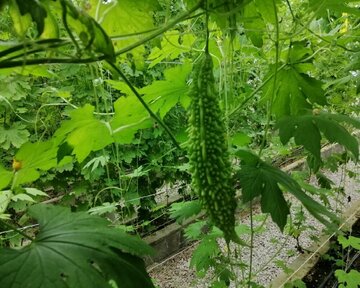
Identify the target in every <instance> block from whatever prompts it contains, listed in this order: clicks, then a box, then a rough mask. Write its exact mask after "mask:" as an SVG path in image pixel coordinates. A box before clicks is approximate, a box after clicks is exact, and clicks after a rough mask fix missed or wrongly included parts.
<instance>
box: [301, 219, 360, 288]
mask: <svg viewBox="0 0 360 288" xmlns="http://www.w3.org/2000/svg"><path fill="white" fill-rule="evenodd" d="M347 234H348V235H349V233H347ZM351 235H352V236H354V237H360V219H358V220H357V222H356V223H355V225H354V226H353V227H352V231H351ZM330 247H332V248H331V249H330V250H329V251H328V253H327V254H326V255H324V256H323V257H322V258H321V259H320V260H319V261H318V263H317V264H316V265H315V266H314V268H313V269H312V270H311V271H310V272H309V273H308V274H307V275H306V276H305V278H304V279H303V281H304V283H305V284H306V287H307V288H335V287H338V282H337V279H336V277H335V275H334V272H335V270H337V269H343V267H341V266H340V267H339V266H337V265H336V263H335V261H336V260H343V261H344V262H345V263H351V265H350V266H349V267H348V270H347V271H350V270H351V269H354V270H357V271H360V254H359V251H357V250H355V249H352V248H347V249H345V250H343V249H342V248H341V245H340V244H339V243H338V242H337V241H336V239H333V240H332V242H331V245H330ZM346 260H347V261H346Z"/></svg>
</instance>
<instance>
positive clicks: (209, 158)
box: [189, 53, 236, 242]
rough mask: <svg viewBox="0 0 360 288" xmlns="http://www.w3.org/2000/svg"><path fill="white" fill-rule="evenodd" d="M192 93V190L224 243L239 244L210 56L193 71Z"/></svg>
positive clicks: (229, 174) (226, 147)
mask: <svg viewBox="0 0 360 288" xmlns="http://www.w3.org/2000/svg"><path fill="white" fill-rule="evenodd" d="M193 75H194V76H193V83H192V87H191V89H190V93H189V95H190V97H191V106H190V116H189V135H190V141H189V142H190V144H189V161H190V172H191V174H192V183H191V185H192V188H193V190H194V191H196V193H197V194H198V197H199V199H200V200H201V201H202V203H203V206H204V208H205V210H206V212H207V214H208V216H209V217H210V219H211V221H212V222H213V224H214V225H215V226H217V227H218V228H219V229H221V230H222V231H223V233H224V237H225V240H226V241H227V242H229V241H230V240H234V241H236V240H235V239H236V236H235V235H236V234H235V230H234V226H235V217H234V212H235V209H236V201H235V190H234V189H233V188H232V186H231V184H230V182H231V181H230V179H231V165H230V161H229V155H228V146H227V141H226V134H225V126H224V123H223V121H222V118H223V116H222V113H221V111H220V107H219V101H218V99H217V93H216V90H215V79H214V75H213V62H212V58H211V56H210V55H209V54H208V53H205V54H204V55H202V58H201V59H200V61H199V63H197V64H196V65H195V67H194V71H193Z"/></svg>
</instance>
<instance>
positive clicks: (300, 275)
mask: <svg viewBox="0 0 360 288" xmlns="http://www.w3.org/2000/svg"><path fill="white" fill-rule="evenodd" d="M340 229H341V230H342V231H345V233H347V234H349V233H348V231H351V235H352V236H354V237H360V200H358V201H356V202H354V203H353V204H352V205H351V206H350V208H349V209H347V211H345V213H344V214H343V224H342V225H341V226H340ZM345 235H346V234H345ZM336 239H337V235H335V233H333V234H332V235H330V236H328V235H324V236H322V237H321V238H320V240H319V241H318V242H316V243H314V244H313V245H312V246H311V247H309V248H308V249H307V252H305V253H304V254H302V255H300V256H299V257H298V258H297V259H296V260H295V261H294V262H293V263H292V264H291V265H290V267H289V268H290V270H291V271H292V272H291V273H288V274H286V273H282V274H280V275H279V276H278V277H277V278H276V279H274V281H272V283H271V285H270V287H272V288H282V287H293V286H286V285H289V283H293V282H294V281H297V280H302V281H303V282H304V283H305V285H306V287H307V288H315V287H316V288H320V287H321V288H334V287H338V283H337V279H336V277H335V275H334V272H335V271H336V270H337V269H341V267H340V266H337V265H336V264H340V263H342V264H348V267H347V268H348V269H347V271H350V270H351V269H354V270H358V271H359V270H360V257H359V251H355V250H354V249H350V250H346V251H345V250H344V251H341V247H339V243H337V241H336ZM339 249H340V250H339ZM339 251H341V253H339ZM340 255H345V256H346V257H347V258H346V259H344V258H342V257H341V256H340ZM350 262H352V263H351V265H349V264H350ZM358 285H360V283H359V284H358ZM295 287H296V286H295Z"/></svg>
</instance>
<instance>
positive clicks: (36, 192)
mask: <svg viewBox="0 0 360 288" xmlns="http://www.w3.org/2000/svg"><path fill="white" fill-rule="evenodd" d="M24 189H25V191H26V193H27V194H30V195H32V196H46V197H49V195H48V194H46V193H45V192H43V191H41V190H39V189H36V188H24Z"/></svg>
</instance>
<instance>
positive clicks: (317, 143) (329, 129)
mask: <svg viewBox="0 0 360 288" xmlns="http://www.w3.org/2000/svg"><path fill="white" fill-rule="evenodd" d="M338 122H346V123H348V124H351V125H353V126H354V127H355V128H358V127H359V125H360V123H359V121H358V120H357V119H351V118H350V117H347V116H344V115H340V114H338V115H336V114H330V113H314V114H305V115H302V116H292V117H287V116H285V117H282V118H281V119H279V120H278V122H277V124H276V127H277V128H279V136H280V140H281V142H282V143H283V144H286V143H287V142H289V140H290V139H291V138H292V137H294V139H295V143H296V144H297V145H303V146H304V148H305V149H306V150H308V151H309V152H310V153H311V154H312V155H313V156H314V157H315V158H316V160H317V161H318V162H321V155H320V149H321V134H320V132H322V133H323V135H324V136H325V137H326V138H327V139H328V140H329V141H330V142H331V143H339V144H341V145H342V146H344V147H345V148H346V149H347V150H349V151H350V152H351V153H352V154H353V156H354V157H355V159H358V158H359V143H358V141H357V139H356V138H355V137H354V136H352V135H351V134H350V133H349V132H348V131H347V130H346V129H345V128H344V127H343V126H341V125H340V124H339V123H338Z"/></svg>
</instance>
